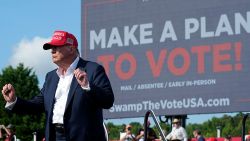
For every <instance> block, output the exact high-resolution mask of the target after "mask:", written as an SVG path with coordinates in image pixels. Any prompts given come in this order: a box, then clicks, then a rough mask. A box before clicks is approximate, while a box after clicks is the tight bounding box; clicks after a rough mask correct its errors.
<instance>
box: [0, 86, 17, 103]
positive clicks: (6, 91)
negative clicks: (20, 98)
mask: <svg viewBox="0 0 250 141" xmlns="http://www.w3.org/2000/svg"><path fill="white" fill-rule="evenodd" d="M2 94H3V98H4V99H5V101H6V102H14V101H15V100H16V95H15V89H14V87H13V86H12V85H11V84H5V85H4V86H3V89H2Z"/></svg>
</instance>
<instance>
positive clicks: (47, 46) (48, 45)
mask: <svg viewBox="0 0 250 141" xmlns="http://www.w3.org/2000/svg"><path fill="white" fill-rule="evenodd" d="M63 45H65V44H60V43H59V44H58V43H52V42H48V43H45V44H44V45H43V49H44V50H48V49H51V47H52V46H63Z"/></svg>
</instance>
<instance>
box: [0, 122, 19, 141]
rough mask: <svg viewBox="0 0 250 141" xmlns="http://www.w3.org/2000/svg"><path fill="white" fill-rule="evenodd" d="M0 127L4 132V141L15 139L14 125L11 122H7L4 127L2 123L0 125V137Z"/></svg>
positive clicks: (0, 132)
mask: <svg viewBox="0 0 250 141" xmlns="http://www.w3.org/2000/svg"><path fill="white" fill-rule="evenodd" d="M1 129H3V130H4V131H5V132H6V135H5V138H4V141H16V140H17V138H16V135H15V130H16V129H15V127H14V126H13V125H12V124H9V125H8V126H7V127H5V126H4V125H0V139H1V138H3V136H2V131H1Z"/></svg>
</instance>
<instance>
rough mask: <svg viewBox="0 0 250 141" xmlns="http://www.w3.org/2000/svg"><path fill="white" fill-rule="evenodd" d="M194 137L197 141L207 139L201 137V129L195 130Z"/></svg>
mask: <svg viewBox="0 0 250 141" xmlns="http://www.w3.org/2000/svg"><path fill="white" fill-rule="evenodd" d="M193 135H194V137H195V138H196V141H205V138H204V137H203V136H202V135H201V131H200V130H199V129H195V130H194V131H193Z"/></svg>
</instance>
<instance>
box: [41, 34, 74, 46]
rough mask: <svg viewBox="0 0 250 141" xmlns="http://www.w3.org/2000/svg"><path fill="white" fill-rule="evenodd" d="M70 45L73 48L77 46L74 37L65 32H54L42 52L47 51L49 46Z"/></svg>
mask: <svg viewBox="0 0 250 141" xmlns="http://www.w3.org/2000/svg"><path fill="white" fill-rule="evenodd" d="M63 45H72V46H74V47H77V46H78V43H77V40H76V37H75V36H74V35H73V34H71V33H68V32H66V31H60V30H58V31H55V32H54V34H53V36H52V39H51V41H50V42H48V43H45V44H44V45H43V49H44V50H48V49H50V48H51V46H63Z"/></svg>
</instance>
